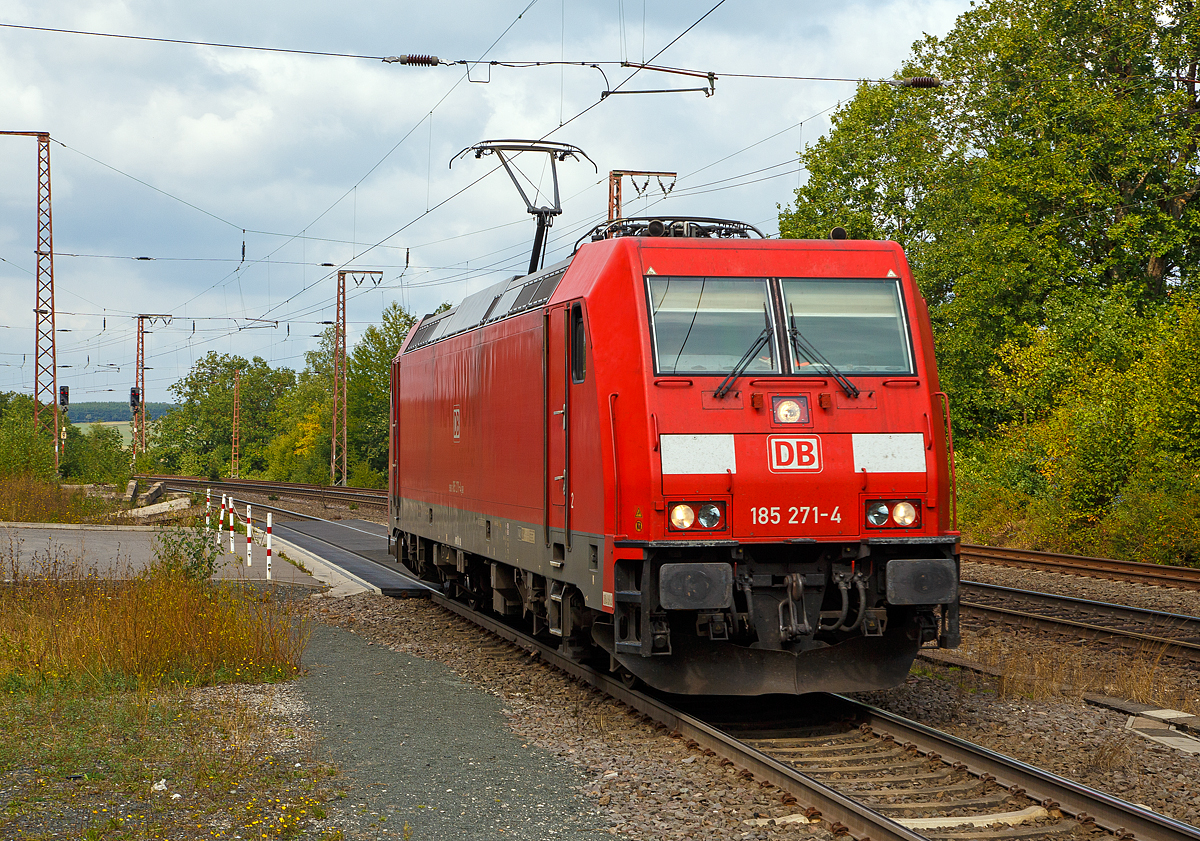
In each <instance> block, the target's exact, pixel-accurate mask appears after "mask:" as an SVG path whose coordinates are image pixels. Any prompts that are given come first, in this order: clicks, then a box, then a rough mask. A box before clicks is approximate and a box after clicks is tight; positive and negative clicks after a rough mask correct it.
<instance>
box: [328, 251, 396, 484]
mask: <svg viewBox="0 0 1200 841" xmlns="http://www.w3.org/2000/svg"><path fill="white" fill-rule="evenodd" d="M347 275H349V276H350V277H351V278H352V279H353V280H354V285H355V286H358V285H359V284H361V283H362V282H363V281H364V280H368V279H369V280H371V281H372V282H373V283H374V284H375V285H376V286H378V285H379V282H380V281H382V280H383V272H380V271H353V270H350V269H340V270H339V271H338V273H337V318H336V319H335V320H334V322H333V424H332V426H333V430H332V436H331V439H330V446H329V484H330V485H342V486H345V484H346V481H347V476H348V472H347V466H346V463H347V460H348V458H349V456H348V452H349V451H348V448H347V446H346V438H347V430H348V429H349V412H348V410H347V408H346V406H347V403H346V394H347V390H346V276H347ZM339 468H340V475H339Z"/></svg>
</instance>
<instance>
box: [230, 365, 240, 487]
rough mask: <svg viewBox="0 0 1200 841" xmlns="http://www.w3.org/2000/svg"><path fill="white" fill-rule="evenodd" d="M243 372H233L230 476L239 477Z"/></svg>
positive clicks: (231, 477)
mask: <svg viewBox="0 0 1200 841" xmlns="http://www.w3.org/2000/svg"><path fill="white" fill-rule="evenodd" d="M241 430H242V372H241V371H240V370H237V371H234V372H233V442H232V443H233V457H232V458H231V459H230V462H229V478H230V479H237V478H239V476H238V473H239V472H240V466H239V464H238V445H239V444H240V443H241V441H240V439H241V437H242V434H241Z"/></svg>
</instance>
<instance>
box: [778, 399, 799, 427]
mask: <svg viewBox="0 0 1200 841" xmlns="http://www.w3.org/2000/svg"><path fill="white" fill-rule="evenodd" d="M803 414H804V413H803V411H802V410H801V409H800V403H799V401H796V400H793V399H791V398H790V397H789V398H786V399H784V400H778V401H776V403H775V422H776V423H799V422H800V418H801V417H802V416H803Z"/></svg>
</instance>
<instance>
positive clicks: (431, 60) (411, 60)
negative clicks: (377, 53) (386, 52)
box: [384, 55, 442, 67]
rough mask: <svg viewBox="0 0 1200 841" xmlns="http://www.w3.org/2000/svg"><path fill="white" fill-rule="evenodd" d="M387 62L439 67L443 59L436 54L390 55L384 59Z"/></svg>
mask: <svg viewBox="0 0 1200 841" xmlns="http://www.w3.org/2000/svg"><path fill="white" fill-rule="evenodd" d="M384 62H386V63H387V64H417V65H420V66H422V67H437V66H438V65H439V64H441V63H442V62H441V59H439V58H438V57H437V56H435V55H390V56H388V57H387V58H385V59H384Z"/></svg>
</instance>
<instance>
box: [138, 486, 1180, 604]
mask: <svg viewBox="0 0 1200 841" xmlns="http://www.w3.org/2000/svg"><path fill="white" fill-rule="evenodd" d="M139 478H142V479H145V480H147V481H150V482H160V481H161V482H166V483H167V485H168V486H169V487H172V488H178V489H180V490H189V491H195V490H203V489H205V488H212V489H213V490H215V491H219V492H221V493H257V494H264V495H266V494H274V495H276V496H279V497H281V498H286V497H291V498H297V499H316V500H321V501H327V502H345V503H349V502H354V503H357V504H358V505H368V506H371V507H374V508H387V505H388V499H387V491H384V490H372V489H370V488H341V487H333V486H329V485H306V484H301V483H297V482H270V481H266V480H262V479H221V480H211V479H202V478H197V477H194V476H142V477H139ZM962 559H963V560H964V561H968V562H973V563H985V564H996V565H999V566H1009V567H1018V568H1021V569H1039V570H1045V571H1048V572H1062V573H1068V574H1073V575H1090V576H1093V577H1097V578H1108V579H1112V580H1115V581H1132V582H1136V583H1138V584H1159V585H1162V586H1165V587H1179V588H1182V589H1188V590H1200V569H1195V568H1191V567H1174V566H1166V565H1163V564H1144V563H1137V562H1134V561H1114V560H1110V559H1107V558H1089V557H1085V556H1083V555H1060V554H1055V553H1052V552H1036V551H1033V550H1029V549H1004V548H998V547H994V546H978V545H975V544H971V543H964V544H962Z"/></svg>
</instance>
